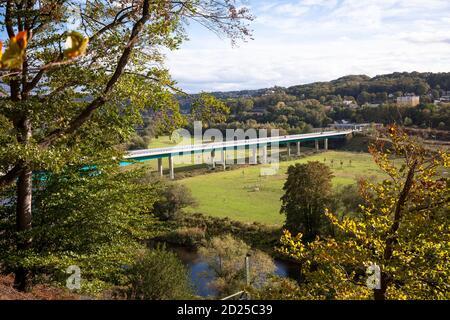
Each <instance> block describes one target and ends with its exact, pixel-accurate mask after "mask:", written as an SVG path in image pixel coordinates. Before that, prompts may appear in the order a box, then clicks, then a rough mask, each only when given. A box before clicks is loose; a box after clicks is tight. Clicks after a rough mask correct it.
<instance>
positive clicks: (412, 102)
mask: <svg viewBox="0 0 450 320" xmlns="http://www.w3.org/2000/svg"><path fill="white" fill-rule="evenodd" d="M419 104H420V97H419V96H416V95H414V94H407V95H405V96H403V97H397V105H399V106H405V107H415V106H417V105H419Z"/></svg>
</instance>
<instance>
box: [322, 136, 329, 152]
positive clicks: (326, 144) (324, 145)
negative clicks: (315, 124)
mask: <svg viewBox="0 0 450 320" xmlns="http://www.w3.org/2000/svg"><path fill="white" fill-rule="evenodd" d="M323 148H324V149H325V151H327V150H328V139H325V140H323Z"/></svg>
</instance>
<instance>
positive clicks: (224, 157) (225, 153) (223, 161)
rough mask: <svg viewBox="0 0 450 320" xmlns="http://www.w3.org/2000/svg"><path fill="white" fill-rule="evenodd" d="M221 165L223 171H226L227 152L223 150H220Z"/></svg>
mask: <svg viewBox="0 0 450 320" xmlns="http://www.w3.org/2000/svg"><path fill="white" fill-rule="evenodd" d="M222 164H223V170H224V171H225V170H226V169H227V151H226V150H225V149H222Z"/></svg>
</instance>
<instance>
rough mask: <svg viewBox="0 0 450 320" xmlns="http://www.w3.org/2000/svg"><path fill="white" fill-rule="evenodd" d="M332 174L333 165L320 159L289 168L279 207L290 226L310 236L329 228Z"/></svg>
mask: <svg viewBox="0 0 450 320" xmlns="http://www.w3.org/2000/svg"><path fill="white" fill-rule="evenodd" d="M332 177H333V175H332V172H331V169H330V168H329V167H328V166H327V165H324V164H323V163H320V162H318V161H309V162H308V163H306V164H302V163H297V164H295V165H293V166H290V167H289V168H288V178H287V180H286V182H285V184H284V187H283V190H284V195H283V196H282V197H281V202H282V204H281V210H280V212H281V213H282V214H285V215H286V222H285V227H286V228H287V229H288V230H290V231H291V232H294V233H298V232H301V233H303V234H304V235H305V239H307V240H313V239H314V238H315V237H316V236H317V235H319V234H324V232H327V231H328V230H327V228H328V223H327V220H326V218H325V213H324V212H325V208H326V207H327V205H329V204H330V200H331V192H332V189H331V179H332Z"/></svg>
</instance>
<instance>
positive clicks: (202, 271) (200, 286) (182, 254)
mask: <svg viewBox="0 0 450 320" xmlns="http://www.w3.org/2000/svg"><path fill="white" fill-rule="evenodd" d="M169 249H170V250H172V251H174V252H175V253H176V254H177V255H178V257H179V258H180V260H181V261H182V262H183V264H184V265H185V266H186V267H187V269H188V271H189V276H190V279H191V282H192V284H193V285H194V290H195V293H196V294H197V295H199V296H201V297H207V296H215V295H216V292H215V291H214V289H212V288H211V287H210V286H208V283H209V282H210V281H211V280H212V279H214V275H213V273H212V272H211V270H210V269H209V268H208V264H207V263H205V262H204V261H202V259H201V257H200V255H199V254H198V253H197V251H196V250H195V249H190V248H187V247H182V246H170V247H169ZM274 262H275V266H276V269H275V275H277V276H280V277H289V278H291V279H294V280H297V281H298V280H299V268H298V266H297V265H296V264H294V263H292V262H289V261H285V260H280V259H274Z"/></svg>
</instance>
